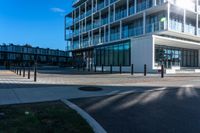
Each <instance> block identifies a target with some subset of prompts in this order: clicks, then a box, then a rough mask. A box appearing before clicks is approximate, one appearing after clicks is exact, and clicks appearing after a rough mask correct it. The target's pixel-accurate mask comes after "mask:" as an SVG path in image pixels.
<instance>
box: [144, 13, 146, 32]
mask: <svg viewBox="0 0 200 133" xmlns="http://www.w3.org/2000/svg"><path fill="white" fill-rule="evenodd" d="M145 33H146V12H143V34H145Z"/></svg>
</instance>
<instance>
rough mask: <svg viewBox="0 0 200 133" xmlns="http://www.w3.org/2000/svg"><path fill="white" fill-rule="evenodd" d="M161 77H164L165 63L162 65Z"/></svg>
mask: <svg viewBox="0 0 200 133" xmlns="http://www.w3.org/2000/svg"><path fill="white" fill-rule="evenodd" d="M161 78H164V65H162V66H161Z"/></svg>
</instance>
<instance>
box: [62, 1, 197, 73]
mask: <svg viewBox="0 0 200 133" xmlns="http://www.w3.org/2000/svg"><path fill="white" fill-rule="evenodd" d="M199 13H200V0H75V1H74V3H73V11H72V12H70V13H69V14H67V15H66V17H65V19H66V20H65V39H66V41H67V47H68V51H70V52H72V55H73V58H74V59H75V60H76V63H77V64H80V63H82V62H85V63H86V64H87V67H91V66H92V64H93V65H94V64H96V65H97V66H101V65H104V66H107V67H105V69H107V70H109V66H110V65H112V66H113V67H114V69H118V68H119V66H120V65H122V66H123V70H124V71H126V70H127V71H128V70H129V69H130V66H131V64H134V66H135V67H134V68H135V71H136V72H142V71H143V68H144V64H147V69H148V71H149V72H155V71H157V70H159V69H160V68H161V65H162V64H164V66H165V68H167V72H169V73H170V72H171V73H175V72H176V71H177V70H179V69H182V68H189V69H194V70H196V69H198V67H199V66H200V14H199Z"/></svg>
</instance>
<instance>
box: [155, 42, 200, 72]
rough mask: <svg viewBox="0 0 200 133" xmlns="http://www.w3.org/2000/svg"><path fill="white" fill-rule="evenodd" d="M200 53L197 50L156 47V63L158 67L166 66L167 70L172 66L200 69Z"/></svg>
mask: <svg viewBox="0 0 200 133" xmlns="http://www.w3.org/2000/svg"><path fill="white" fill-rule="evenodd" d="M198 60H199V53H198V50H195V49H184V48H176V47H168V46H161V45H156V47H155V63H156V66H161V65H162V64H164V66H165V67H166V68H171V67H172V66H180V67H198Z"/></svg>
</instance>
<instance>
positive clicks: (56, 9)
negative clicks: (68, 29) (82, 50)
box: [0, 0, 72, 50]
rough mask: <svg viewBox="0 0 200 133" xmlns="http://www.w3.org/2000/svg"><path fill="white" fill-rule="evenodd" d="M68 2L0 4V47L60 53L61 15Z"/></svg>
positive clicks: (45, 0)
mask: <svg viewBox="0 0 200 133" xmlns="http://www.w3.org/2000/svg"><path fill="white" fill-rule="evenodd" d="M71 5H72V0H0V44H2V43H8V44H9V43H13V44H19V45H24V44H30V45H32V46H38V47H42V48H53V49H61V50H64V49H65V47H66V42H65V41H64V15H65V14H67V13H69V12H70V11H71V10H72V7H71Z"/></svg>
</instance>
